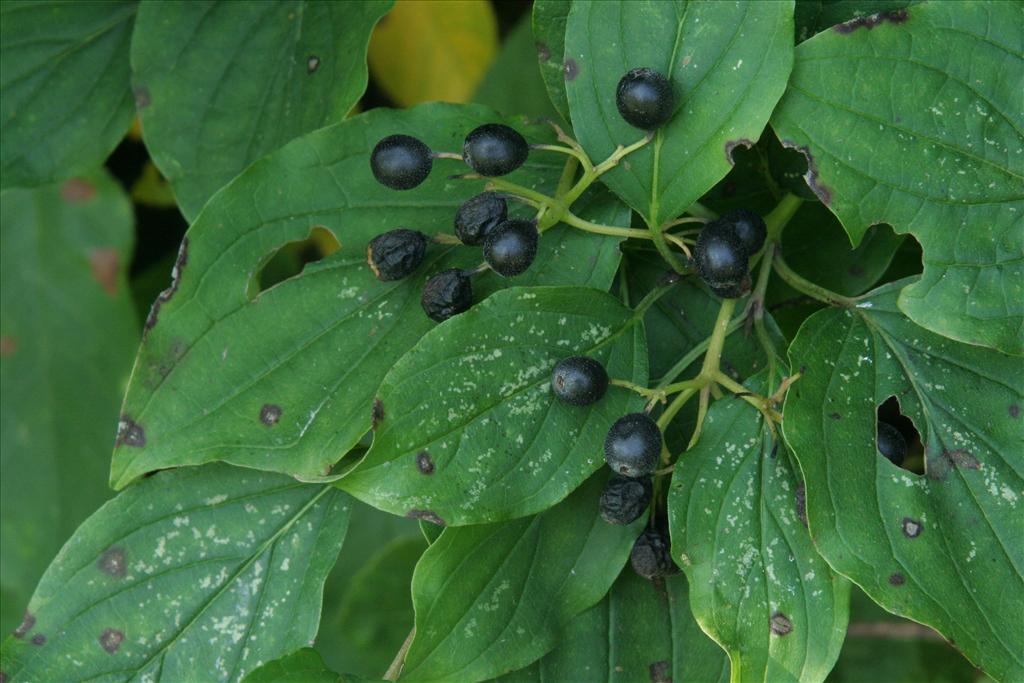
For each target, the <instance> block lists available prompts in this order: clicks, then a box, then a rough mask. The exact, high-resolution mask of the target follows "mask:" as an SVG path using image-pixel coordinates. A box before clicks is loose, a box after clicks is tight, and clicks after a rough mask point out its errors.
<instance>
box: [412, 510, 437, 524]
mask: <svg viewBox="0 0 1024 683" xmlns="http://www.w3.org/2000/svg"><path fill="white" fill-rule="evenodd" d="M405 516H406V517H408V518H409V519H422V520H423V521H425V522H430V523H431V524H436V525H438V526H445V523H444V520H443V519H441V518H440V517H439V516H438V515H437V514H436V513H434V512H431V511H430V510H416V509H413V510H409V512H407V513H406V515H405Z"/></svg>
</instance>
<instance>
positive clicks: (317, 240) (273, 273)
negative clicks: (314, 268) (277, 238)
mask: <svg viewBox="0 0 1024 683" xmlns="http://www.w3.org/2000/svg"><path fill="white" fill-rule="evenodd" d="M340 248H341V244H340V243H339V242H338V239H337V238H336V237H335V236H334V233H332V232H331V231H330V230H328V229H327V228H325V227H322V226H319V225H318V226H316V227H315V228H313V229H312V230H310V232H309V237H307V238H306V239H304V240H299V241H296V242H288V243H287V244H284V245H282V246H281V247H280V248H278V249H277V251H275V252H274V253H273V254H271V255H270V256H268V257H266V258H265V259H264V261H263V263H262V265H260V267H259V269H258V270H257V271H256V273H255V274H254V275H253V277H252V279H251V280H250V281H249V298H250V299H252V298H255V297H256V296H257V295H258V294H260V293H262V292H265V291H267V290H268V289H270V288H271V287H273V286H274V285H276V284H279V283H281V282H284V281H285V280H287V279H289V278H292V277H295V276H296V275H298V274H299V273H301V272H302V269H303V268H305V267H306V266H307V265H308V264H310V263H316V262H317V261H319V260H320V259H322V258H323V257H325V256H330V255H331V254H333V253H334V252H336V251H337V250H338V249H340Z"/></svg>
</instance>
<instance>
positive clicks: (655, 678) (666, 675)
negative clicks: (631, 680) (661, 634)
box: [648, 659, 672, 683]
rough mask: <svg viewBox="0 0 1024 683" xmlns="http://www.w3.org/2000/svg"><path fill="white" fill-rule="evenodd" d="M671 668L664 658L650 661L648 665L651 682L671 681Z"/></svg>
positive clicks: (670, 682)
mask: <svg viewBox="0 0 1024 683" xmlns="http://www.w3.org/2000/svg"><path fill="white" fill-rule="evenodd" d="M671 671H672V670H671V669H670V668H669V663H668V662H667V661H666V660H664V659H663V660H661V661H657V662H652V663H651V665H650V666H649V667H648V672H649V673H650V676H651V683H672V675H671Z"/></svg>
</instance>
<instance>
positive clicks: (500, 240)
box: [484, 218, 540, 277]
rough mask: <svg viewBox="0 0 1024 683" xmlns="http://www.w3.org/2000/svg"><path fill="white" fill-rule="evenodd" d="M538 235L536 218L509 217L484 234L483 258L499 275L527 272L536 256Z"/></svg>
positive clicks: (506, 275)
mask: <svg viewBox="0 0 1024 683" xmlns="http://www.w3.org/2000/svg"><path fill="white" fill-rule="evenodd" d="M539 239H540V234H539V233H538V232H537V226H536V225H535V224H534V223H533V221H528V220H523V219H522V218H510V219H509V220H506V221H504V222H502V223H501V224H499V225H498V227H496V228H495V229H494V230H492V231H491V232H490V233H489V234H488V235H487V237H485V238H484V260H485V261H487V264H488V265H490V267H491V268H492V269H493V270H494V272H496V273H497V274H498V275H503V276H505V277H513V276H515V275H519V274H520V273H524V272H526V269H527V268H529V267H530V264H532V263H533V259H534V258H536V257H537V241H538V240H539Z"/></svg>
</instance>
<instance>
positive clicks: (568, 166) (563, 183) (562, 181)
mask: <svg viewBox="0 0 1024 683" xmlns="http://www.w3.org/2000/svg"><path fill="white" fill-rule="evenodd" d="M580 163H581V162H580V160H579V159H578V158H576V157H570V158H568V159H566V160H565V166H564V167H563V168H562V175H561V177H560V178H559V179H558V188H557V189H556V190H555V199H561V198H562V195H564V194H565V193H566V192H568V191H569V190H570V189H571V188H572V184H573V181H574V180H575V179H576V171H577V170H578V169H579V167H580ZM589 163H590V160H589V159H587V164H589Z"/></svg>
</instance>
